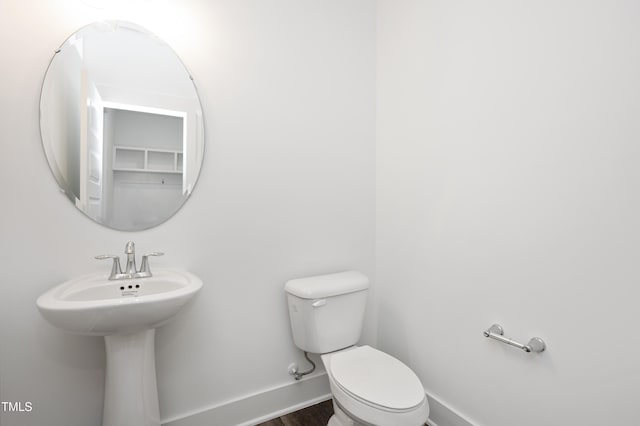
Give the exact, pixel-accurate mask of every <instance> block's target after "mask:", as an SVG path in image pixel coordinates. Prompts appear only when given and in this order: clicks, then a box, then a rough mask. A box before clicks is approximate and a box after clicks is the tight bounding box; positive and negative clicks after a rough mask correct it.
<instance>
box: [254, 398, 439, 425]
mask: <svg viewBox="0 0 640 426" xmlns="http://www.w3.org/2000/svg"><path fill="white" fill-rule="evenodd" d="M332 415H333V403H332V401H331V400H328V401H325V402H321V403H320V404H316V405H312V406H311V407H307V408H305V409H302V410H299V411H296V412H294V413H291V414H287V415H286V416H282V417H278V418H277V419H273V420H269V421H268V422H266V423H260V424H259V425H256V426H327V423H328V422H329V419H330V418H331V416H332ZM425 426H429V423H425Z"/></svg>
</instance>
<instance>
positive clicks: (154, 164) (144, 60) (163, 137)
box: [40, 21, 204, 231]
mask: <svg viewBox="0 0 640 426" xmlns="http://www.w3.org/2000/svg"><path fill="white" fill-rule="evenodd" d="M40 133H41V135H42V144H43V146H44V151H45V154H46V157H47V160H48V162H49V166H50V168H51V171H52V173H53V175H54V177H55V179H56V181H57V182H58V185H59V186H60V188H61V189H62V190H63V191H64V193H65V194H66V196H67V197H68V198H69V200H70V201H71V202H72V203H73V204H74V205H75V206H76V207H77V208H78V209H79V210H81V211H82V212H83V213H84V214H85V215H87V216H89V217H90V218H91V219H93V220H94V221H96V222H98V223H100V224H102V225H105V226H108V227H110V228H113V229H119V230H123V231H138V230H142V229H147V228H151V227H153V226H156V225H158V224H160V223H162V222H164V221H165V220H167V219H168V218H170V217H171V216H172V215H173V214H174V213H176V212H177V211H178V210H179V209H180V207H181V206H182V205H183V204H184V202H185V201H186V200H187V198H188V197H189V195H190V194H191V192H192V191H193V188H194V186H195V184H196V181H197V179H198V174H199V172H200V167H201V165H202V158H203V153H204V123H203V117H202V108H201V106H200V100H199V98H198V94H197V92H196V88H195V86H194V84H193V81H192V79H191V77H190V75H189V73H188V72H187V70H186V68H185V66H184V65H183V63H182V61H181V60H180V58H178V56H177V55H176V54H175V52H174V51H173V50H172V49H171V48H170V47H169V46H168V45H167V44H166V43H164V42H163V41H162V40H160V39H159V38H158V37H156V36H154V35H153V34H151V33H150V32H149V31H147V30H145V29H143V28H141V27H139V26H137V25H135V24H132V23H129V22H123V21H107V22H99V23H94V24H91V25H88V26H86V27H84V28H82V29H80V30H79V31H77V32H76V33H74V34H73V35H71V37H69V38H68V39H67V40H66V41H65V42H64V43H63V44H62V46H61V47H60V49H59V50H58V51H57V52H56V53H55V55H54V56H53V59H52V60H51V63H50V64H49V67H48V69H47V72H46V75H45V78H44V83H43V86H42V93H41V96H40Z"/></svg>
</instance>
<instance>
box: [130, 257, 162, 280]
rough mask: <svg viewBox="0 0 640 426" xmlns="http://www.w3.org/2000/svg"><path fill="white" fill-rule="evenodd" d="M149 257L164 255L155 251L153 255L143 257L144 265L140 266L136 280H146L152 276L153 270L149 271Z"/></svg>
mask: <svg viewBox="0 0 640 426" xmlns="http://www.w3.org/2000/svg"><path fill="white" fill-rule="evenodd" d="M149 256H164V253H162V252H159V251H154V252H151V253H147V254H143V255H142V264H141V265H140V271H138V273H137V274H135V277H136V278H144V277H150V276H151V269H149Z"/></svg>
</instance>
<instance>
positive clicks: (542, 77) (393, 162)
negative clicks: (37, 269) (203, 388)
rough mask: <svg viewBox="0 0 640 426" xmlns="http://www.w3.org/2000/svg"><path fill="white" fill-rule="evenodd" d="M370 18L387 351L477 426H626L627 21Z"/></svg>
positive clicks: (494, 13)
mask: <svg viewBox="0 0 640 426" xmlns="http://www.w3.org/2000/svg"><path fill="white" fill-rule="evenodd" d="M378 7H379V9H378V25H379V26H378V86H377V87H378V115H377V141H378V143H377V158H378V162H377V167H378V168H377V194H378V197H377V214H378V216H377V257H376V262H377V263H376V264H377V268H376V270H377V280H378V287H379V289H378V290H379V291H378V296H379V298H378V305H379V307H378V311H379V312H378V315H379V316H378V318H379V324H378V331H379V334H378V340H379V343H380V346H381V347H382V348H383V349H387V350H388V351H389V352H391V353H393V354H395V355H397V356H399V357H400V358H401V359H403V360H405V361H407V362H408V363H409V364H410V365H411V366H412V367H413V368H414V369H415V370H416V371H417V372H418V374H419V376H420V377H421V379H422V380H423V381H424V383H425V386H426V388H427V390H428V392H429V393H430V394H432V395H434V396H436V397H438V398H439V399H440V400H441V401H442V402H444V403H445V404H446V405H448V406H449V407H450V408H452V409H454V410H455V411H457V412H458V413H460V414H462V415H464V416H466V417H467V418H469V419H470V420H472V422H473V423H474V424H475V425H477V426H481V425H482V426H513V425H517V426H533V425H572V426H573V425H576V426H577V425H580V426H596V425H603V424H607V425H626V426H631V425H636V424H638V417H639V416H640V406H639V405H638V403H637V401H636V400H637V396H638V395H639V394H640V368H639V367H638V360H639V359H640V339H639V338H638V337H637V333H636V332H635V325H636V324H638V323H639V322H640V311H639V310H638V307H637V303H638V302H637V301H638V298H639V297H640V290H639V287H638V282H639V280H640V268H639V267H638V259H639V258H640V244H638V241H639V239H640V222H639V221H638V217H640V184H639V182H640V167H638V164H639V161H640V144H639V143H638V140H639V139H640V126H639V123H640V120H638V113H639V112H640V104H639V102H638V100H639V99H640V79H639V78H638V76H639V75H640V56H639V54H638V52H639V50H638V45H639V44H640V26H638V22H639V19H640V3H638V2H635V1H631V0H629V1H617V2H609V1H596V0H588V1H580V2H577V1H569V0H557V1H553V2H519V1H517V2H508V1H495V0H491V1H484V2H477V1H471V0H468V1H456V2H450V1H422V0H420V1H419V0H393V1H391V0H380V1H379V2H378ZM493 322H499V323H501V324H502V326H503V327H504V328H505V334H506V335H507V336H508V337H512V338H514V339H517V340H522V341H526V340H528V339H529V338H530V337H532V336H540V337H542V338H543V339H544V340H545V341H546V342H547V344H548V350H547V352H545V353H543V354H541V355H531V354H525V353H524V352H521V351H518V350H516V349H514V348H512V347H508V346H506V345H503V344H500V343H498V342H495V341H490V340H488V339H485V338H484V337H483V336H482V331H483V330H484V329H486V328H488V327H489V326H490V325H491V324H492V323H493ZM441 426H442V425H441Z"/></svg>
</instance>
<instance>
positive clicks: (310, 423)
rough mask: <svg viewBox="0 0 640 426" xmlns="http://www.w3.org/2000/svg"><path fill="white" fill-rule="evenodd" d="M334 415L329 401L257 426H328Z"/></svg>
mask: <svg viewBox="0 0 640 426" xmlns="http://www.w3.org/2000/svg"><path fill="white" fill-rule="evenodd" d="M332 415H333V404H332V402H331V400H328V401H325V402H321V403H320V404H316V405H312V406H311V407H307V408H305V409H304V410H300V411H296V412H295V413H291V414H287V415H286V416H282V417H278V418H277V419H273V420H269V421H268V422H266V423H260V424H259V425H257V426H327V423H328V422H329V419H330V418H331V416H332Z"/></svg>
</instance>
